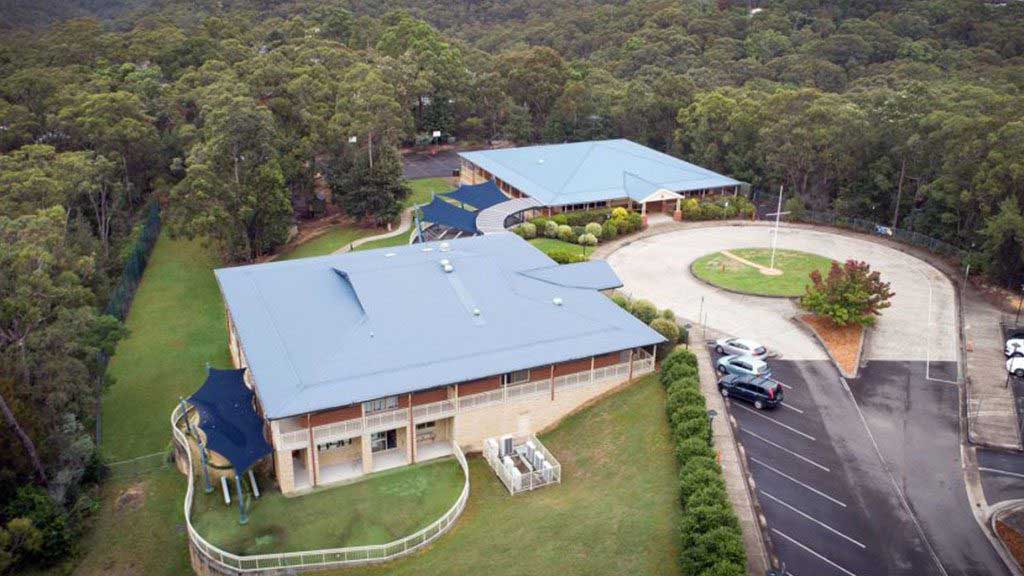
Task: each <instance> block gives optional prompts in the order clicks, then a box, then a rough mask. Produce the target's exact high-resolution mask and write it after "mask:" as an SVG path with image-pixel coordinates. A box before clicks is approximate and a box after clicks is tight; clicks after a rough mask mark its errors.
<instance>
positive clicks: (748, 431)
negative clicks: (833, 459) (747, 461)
mask: <svg viewBox="0 0 1024 576" xmlns="http://www.w3.org/2000/svg"><path fill="white" fill-rule="evenodd" d="M740 431H741V432H746V433H747V434H750V435H751V436H753V437H754V438H757V439H758V440H760V441H761V442H764V443H765V444H768V445H769V446H774V447H776V448H778V449H779V450H782V451H783V452H787V453H789V454H792V455H793V456H796V457H797V458H799V459H801V460H803V461H804V462H807V463H808V464H810V465H811V466H815V467H817V468H820V469H822V470H824V471H825V472H831V470H829V469H828V467H826V466H822V465H821V464H818V463H817V462H815V461H814V460H811V459H810V458H808V457H806V456H801V455H800V454H797V453H796V452H793V451H792V450H790V449H789V448H786V447H784V446H779V445H778V444H776V443H775V442H772V441H771V440H769V439H767V438H765V437H764V436H761V435H760V434H755V433H753V432H751V431H750V430H747V429H746V428H743V427H742V426H741V427H740Z"/></svg>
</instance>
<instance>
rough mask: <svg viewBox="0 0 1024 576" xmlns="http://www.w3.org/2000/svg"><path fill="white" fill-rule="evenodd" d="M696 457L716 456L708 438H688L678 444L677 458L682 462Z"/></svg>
mask: <svg viewBox="0 0 1024 576" xmlns="http://www.w3.org/2000/svg"><path fill="white" fill-rule="evenodd" d="M696 456H710V457H712V458H713V457H714V456H715V451H714V449H712V448H711V446H708V439H707V438H687V439H686V440H683V441H682V442H679V443H678V444H676V458H678V459H679V461H680V462H686V461H687V460H689V459H690V458H694V457H696Z"/></svg>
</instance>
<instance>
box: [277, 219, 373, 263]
mask: <svg viewBox="0 0 1024 576" xmlns="http://www.w3.org/2000/svg"><path fill="white" fill-rule="evenodd" d="M381 232H383V229H381V228H353V227H351V226H331V227H330V228H329V229H328V230H327V231H326V232H324V233H323V234H321V235H319V236H316V237H314V238H312V239H310V240H307V241H305V242H303V243H302V244H299V245H298V246H296V247H295V248H294V249H292V251H291V252H285V253H283V254H281V255H280V256H278V257H277V260H279V261H280V260H294V259H295V258H308V257H310V256H323V255H325V254H330V253H331V252H334V251H336V250H338V249H340V248H343V247H345V246H346V245H347V244H348V243H350V242H352V241H354V240H358V239H360V238H362V237H364V236H373V235H375V234H380V233H381Z"/></svg>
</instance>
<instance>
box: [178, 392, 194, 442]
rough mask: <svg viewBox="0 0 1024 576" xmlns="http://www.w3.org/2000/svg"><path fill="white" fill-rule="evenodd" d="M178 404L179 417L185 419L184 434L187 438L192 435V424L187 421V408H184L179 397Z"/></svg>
mask: <svg viewBox="0 0 1024 576" xmlns="http://www.w3.org/2000/svg"><path fill="white" fill-rule="evenodd" d="M178 404H180V405H181V415H182V416H183V417H184V418H185V432H188V434H189V436H191V435H192V424H190V423H189V421H188V407H187V406H185V399H184V398H182V397H181V396H179V397H178Z"/></svg>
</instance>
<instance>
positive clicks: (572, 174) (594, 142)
mask: <svg viewBox="0 0 1024 576" xmlns="http://www.w3.org/2000/svg"><path fill="white" fill-rule="evenodd" d="M599 142H606V140H591V141H590V142H588V144H590V146H588V147H587V152H586V153H585V154H584V155H583V157H582V158H580V163H579V164H577V165H576V167H575V168H573V170H572V172H570V173H569V175H568V176H566V177H565V181H564V182H562V186H561V187H560V188H559V189H558V191H557V192H555V196H561V195H562V193H563V192H564V191H565V187H566V186H567V185H568V184H569V182H571V181H572V179H573V178H574V177H575V176H576V174H577V173H578V172H579V171H580V169H581V168H583V164H584V163H585V162H586V161H587V158H590V154H591V153H592V152H593V151H594V147H595V146H597V144H598V143H599Z"/></svg>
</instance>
